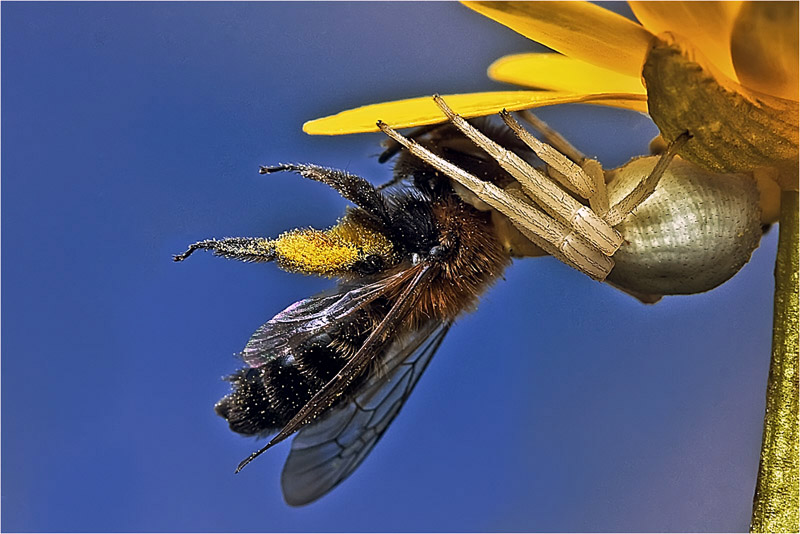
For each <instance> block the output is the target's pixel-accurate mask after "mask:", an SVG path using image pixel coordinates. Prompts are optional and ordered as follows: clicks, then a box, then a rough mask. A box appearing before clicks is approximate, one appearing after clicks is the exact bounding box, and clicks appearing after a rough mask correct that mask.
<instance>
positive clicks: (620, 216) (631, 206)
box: [603, 131, 692, 226]
mask: <svg viewBox="0 0 800 534" xmlns="http://www.w3.org/2000/svg"><path fill="white" fill-rule="evenodd" d="M691 138H692V135H691V134H690V133H689V132H688V131H687V132H683V133H682V134H681V135H679V136H678V137H676V138H675V139H674V140H673V141H672V142H671V143H670V144H669V146H667V150H666V151H665V152H664V153H663V154H661V157H660V158H659V159H658V163H656V166H655V167H653V170H652V171H650V174H649V175H648V176H647V177H645V178H644V179H643V180H642V181H641V182H639V183H638V184H636V187H634V188H633V190H632V191H631V192H630V193H628V194H627V195H626V196H625V197H624V198H623V199H622V200H620V201H619V202H617V203H616V204H615V205H614V206H613V207H612V208H611V209H610V210H608V213H606V215H605V217H603V218H604V219H605V220H606V222H607V223H608V224H610V225H612V226H616V225H618V224H619V223H621V222H622V221H623V220H625V217H627V216H628V215H630V213H631V212H632V211H633V210H635V209H636V208H637V207H638V206H639V204H641V203H642V202H644V201H645V200H647V198H648V197H649V196H650V195H651V194H653V191H655V189H656V186H657V185H658V181H659V180H660V179H661V176H662V175H663V174H664V171H666V170H667V167H668V166H669V164H670V162H671V161H672V158H674V157H675V156H676V155H677V153H678V150H680V149H681V147H683V145H685V144H686V142H687V141H688V140H689V139H691Z"/></svg>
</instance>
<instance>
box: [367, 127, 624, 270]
mask: <svg viewBox="0 0 800 534" xmlns="http://www.w3.org/2000/svg"><path fill="white" fill-rule="evenodd" d="M377 124H378V128H380V129H381V131H383V132H384V133H385V134H386V135H388V136H389V137H391V138H392V139H394V140H395V141H397V142H398V143H400V144H401V145H403V146H404V147H405V148H406V149H407V150H408V151H409V152H410V153H411V154H413V155H415V156H416V157H418V158H420V159H421V160H423V161H424V162H425V163H427V164H429V165H431V166H432V167H434V168H435V169H437V170H438V171H440V172H442V173H444V174H445V175H447V176H449V177H450V178H452V179H453V180H455V181H456V182H457V183H459V184H461V185H462V186H464V187H466V188H467V189H469V190H470V191H471V192H472V193H473V194H474V195H475V196H477V197H478V198H479V199H480V200H482V201H483V202H485V203H486V204H488V205H489V206H491V207H492V208H494V209H495V210H497V211H498V212H500V213H502V214H503V215H505V216H506V217H508V218H509V220H511V221H512V223H514V225H515V226H516V227H517V228H519V229H520V231H521V232H522V233H523V234H524V235H525V236H526V237H528V238H529V239H531V240H532V241H534V242H535V243H536V244H537V245H539V246H541V247H542V248H543V249H544V250H545V251H547V252H548V253H549V254H552V255H553V256H555V257H557V258H559V259H562V260H563V261H565V263H567V264H568V265H571V266H572V267H575V268H576V269H578V270H580V271H582V272H585V273H587V274H588V275H589V276H591V277H592V278H595V279H596V280H604V279H605V277H606V276H607V275H608V273H609V272H610V271H611V269H612V267H613V266H614V261H613V260H612V259H611V258H609V257H607V256H605V255H603V254H602V253H601V252H600V251H599V250H598V249H596V248H595V247H592V246H590V245H589V244H588V243H586V242H585V241H584V240H583V239H581V238H580V237H579V236H578V235H577V234H574V233H572V231H571V230H570V229H569V228H567V227H566V226H565V225H564V224H562V223H561V222H559V221H558V220H556V219H553V218H551V217H549V216H548V215H547V214H546V213H544V212H543V211H541V210H539V209H538V208H536V207H534V206H532V205H530V204H529V203H528V202H525V201H524V200H521V199H520V198H518V197H515V196H514V195H513V194H510V193H507V192H506V191H504V190H502V189H500V188H499V187H497V186H496V185H494V184H492V183H490V182H485V181H483V180H480V179H478V178H476V177H475V176H473V175H472V174H470V173H468V172H466V171H465V170H463V169H461V168H460V167H458V166H456V165H453V164H452V163H450V162H449V161H447V160H445V159H443V158H440V157H439V156H437V155H436V154H434V153H432V152H430V151H429V150H427V149H426V148H424V147H422V146H421V145H420V144H419V143H417V142H416V141H414V140H412V139H407V138H405V137H403V136H402V135H400V134H399V133H398V132H397V131H395V130H394V129H392V128H391V127H389V126H388V125H386V124H384V123H383V122H381V121H378V123H377ZM522 196H524V195H522ZM570 198H571V197H570Z"/></svg>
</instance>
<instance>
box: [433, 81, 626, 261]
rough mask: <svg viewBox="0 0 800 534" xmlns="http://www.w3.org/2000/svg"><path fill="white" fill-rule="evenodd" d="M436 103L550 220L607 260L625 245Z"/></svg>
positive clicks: (597, 220)
mask: <svg viewBox="0 0 800 534" xmlns="http://www.w3.org/2000/svg"><path fill="white" fill-rule="evenodd" d="M433 100H434V102H436V104H437V105H438V106H439V108H440V109H441V110H442V111H443V112H444V113H445V115H447V117H448V118H449V119H450V122H452V123H453V125H454V126H455V127H456V128H458V129H459V130H460V131H461V132H462V133H464V135H466V136H467V137H468V138H469V139H470V140H472V142H474V143H475V144H476V145H478V146H479V147H480V148H481V149H483V150H484V151H485V152H486V153H487V154H489V155H490V156H492V158H494V159H495V160H496V161H497V163H498V164H499V165H500V166H501V167H502V168H503V169H504V170H505V171H506V172H508V173H509V174H510V175H511V176H513V177H514V178H515V179H516V180H517V181H518V182H519V183H520V185H522V188H523V190H524V191H525V193H526V194H527V195H528V196H530V197H531V198H532V199H533V200H534V201H536V203H537V204H539V205H540V206H541V207H542V208H543V209H544V210H545V211H546V212H547V213H548V214H549V215H550V216H551V217H554V218H556V219H558V220H560V221H561V222H562V223H564V224H566V226H567V227H568V228H570V230H571V231H574V232H575V233H576V234H577V235H579V236H580V237H582V238H583V239H585V240H586V241H587V242H589V243H590V244H591V245H593V246H595V247H596V248H597V249H599V250H600V251H601V252H602V253H603V254H605V255H606V256H611V255H612V254H614V252H616V251H617V249H618V248H619V247H620V245H621V244H622V241H623V239H622V236H621V235H620V234H619V233H618V232H617V231H616V230H614V228H612V227H611V226H610V225H608V224H607V223H606V222H605V221H604V220H602V219H601V218H600V217H598V216H597V215H595V213H594V212H593V211H592V210H591V209H590V208H589V207H588V206H584V205H583V204H581V203H580V202H578V201H577V200H575V199H574V198H572V197H571V196H570V195H568V194H567V193H566V192H565V191H564V190H563V189H561V188H560V187H558V185H556V184H554V183H553V182H552V181H550V180H549V179H547V177H546V176H545V175H544V174H542V173H541V172H540V171H539V170H537V169H535V168H533V167H531V166H530V165H529V164H528V163H527V162H526V161H525V160H523V159H522V158H520V157H519V156H517V155H516V154H514V153H513V152H511V151H510V150H507V149H505V148H503V147H502V146H500V145H498V144H497V143H495V142H494V141H492V140H491V139H489V138H488V137H486V136H485V135H484V134H482V133H481V132H480V131H479V130H477V129H476V128H475V127H473V126H472V125H471V124H469V123H468V122H467V121H466V120H464V118H463V117H461V116H459V115H456V114H455V113H454V112H453V110H451V109H450V107H449V106H448V105H447V104H446V103H445V102H444V100H443V99H442V98H441V97H440V96H438V95H436V96H434V97H433Z"/></svg>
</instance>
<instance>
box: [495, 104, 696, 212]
mask: <svg viewBox="0 0 800 534" xmlns="http://www.w3.org/2000/svg"><path fill="white" fill-rule="evenodd" d="M524 116H525V117H526V120H527V121H528V122H529V123H531V124H532V125H533V126H534V128H536V129H537V130H539V131H540V133H542V134H543V136H544V137H545V138H546V139H547V140H548V141H550V142H551V143H553V144H554V146H557V147H558V149H556V148H554V147H553V146H551V145H548V144H547V143H543V142H542V141H540V140H538V139H536V138H535V137H534V136H533V135H531V133H530V132H528V131H527V130H526V129H524V128H523V127H522V125H521V124H520V123H519V122H517V121H516V120H515V119H514V117H512V116H511V114H510V113H508V112H507V111H505V110H503V111H502V112H500V117H501V118H502V119H503V121H504V122H505V123H506V125H507V126H508V127H509V128H511V130H513V131H514V133H515V134H516V135H517V137H519V139H520V140H521V141H522V142H523V143H525V144H526V145H528V147H529V148H530V149H531V150H533V151H534V153H536V155H537V156H539V159H541V160H542V161H544V162H545V163H546V164H547V165H549V166H550V168H551V169H553V170H554V171H555V173H554V175H553V177H554V178H555V179H557V180H559V181H560V182H562V184H563V185H564V186H565V187H566V188H567V189H570V190H572V191H574V192H576V193H577V194H578V195H580V196H582V197H583V198H585V199H587V200H588V201H589V204H590V206H591V207H592V211H594V212H595V213H596V214H597V215H598V216H599V217H601V218H602V219H603V221H605V222H606V223H608V224H609V225H610V226H616V225H618V224H619V223H621V222H622V221H623V220H624V219H625V218H626V217H627V216H628V215H630V214H631V213H632V212H633V210H635V209H636V208H637V207H638V206H639V205H640V204H641V203H642V202H644V201H645V200H647V198H648V197H649V196H650V195H651V194H653V191H655V188H656V186H657V185H658V182H659V180H660V179H661V177H662V176H663V175H664V171H666V170H667V167H668V166H669V164H670V162H671V161H672V158H674V157H675V155H676V154H677V153H678V150H680V149H681V147H682V146H683V145H684V144H685V143H686V142H687V141H688V140H689V139H691V137H692V136H691V135H690V134H689V132H684V133H682V134H681V135H679V136H678V137H677V138H675V140H674V141H672V142H671V143H670V144H669V145H668V146H667V147H666V149H665V150H663V151H662V152H661V157H660V159H659V160H658V163H657V164H656V166H655V167H654V168H653V170H652V171H651V172H650V173H649V174H648V175H647V176H646V177H644V178H643V179H642V181H641V182H639V184H638V185H637V186H636V187H635V188H634V189H633V190H632V191H631V192H630V193H629V194H628V195H627V196H625V197H624V198H623V199H622V200H620V201H619V202H617V203H616V204H615V205H614V206H613V207H609V200H608V191H607V189H606V178H605V172H604V171H603V167H602V166H601V165H600V162H598V161H597V160H594V159H589V158H586V157H585V156H584V155H583V154H581V153H580V152H578V150H576V149H575V148H574V147H573V146H572V144H571V143H569V141H567V140H566V139H564V137H562V136H561V134H559V133H558V132H556V131H555V130H552V129H550V127H549V126H547V124H545V123H544V122H542V121H541V120H539V119H538V118H537V117H536V116H535V115H534V114H533V113H531V112H530V111H526V112H525V115H524Z"/></svg>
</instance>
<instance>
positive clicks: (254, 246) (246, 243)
mask: <svg viewBox="0 0 800 534" xmlns="http://www.w3.org/2000/svg"><path fill="white" fill-rule="evenodd" d="M195 250H210V251H211V252H213V253H214V255H215V256H222V257H223V258H231V259H234V260H239V261H245V262H267V261H272V260H274V259H275V258H276V252H275V245H274V241H272V240H270V239H265V238H263V237H228V238H225V239H219V240H217V239H206V240H203V241H198V242H197V243H195V244H193V245H190V246H189V248H188V249H187V250H186V252H184V253H182V254H176V255H175V256H173V257H172V260H173V261H183V260H185V259H186V258H188V257H189V256H191V255H192V253H193V252H194V251H195Z"/></svg>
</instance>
